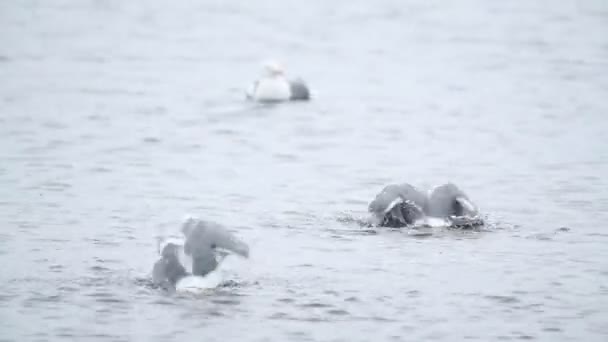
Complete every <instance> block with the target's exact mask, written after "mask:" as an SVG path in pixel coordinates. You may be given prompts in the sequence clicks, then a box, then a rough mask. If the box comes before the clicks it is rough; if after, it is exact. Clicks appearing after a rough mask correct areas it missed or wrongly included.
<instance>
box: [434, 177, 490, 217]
mask: <svg viewBox="0 0 608 342" xmlns="http://www.w3.org/2000/svg"><path fill="white" fill-rule="evenodd" d="M425 211H426V213H427V215H429V216H434V217H449V216H477V215H478V214H479V210H478V209H477V207H476V206H475V205H474V204H473V202H472V201H471V200H470V199H469V197H468V196H467V195H466V194H465V193H464V192H463V191H462V190H461V189H460V188H458V187H457V186H456V185H454V184H452V183H447V184H443V185H440V186H438V187H436V188H435V189H433V190H432V192H431V194H430V195H429V198H428V201H427V206H426V208H425Z"/></svg>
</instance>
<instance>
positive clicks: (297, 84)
mask: <svg viewBox="0 0 608 342" xmlns="http://www.w3.org/2000/svg"><path fill="white" fill-rule="evenodd" d="M289 87H290V88H291V97H290V100H292V101H306V100H310V90H309V89H308V86H307V85H306V83H305V82H304V81H303V80H301V79H295V80H291V81H289Z"/></svg>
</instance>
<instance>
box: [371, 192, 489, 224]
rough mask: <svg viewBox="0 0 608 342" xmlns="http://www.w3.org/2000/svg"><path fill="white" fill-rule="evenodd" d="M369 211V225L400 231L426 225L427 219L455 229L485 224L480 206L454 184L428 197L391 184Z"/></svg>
mask: <svg viewBox="0 0 608 342" xmlns="http://www.w3.org/2000/svg"><path fill="white" fill-rule="evenodd" d="M368 211H369V212H370V214H371V218H370V223H371V224H372V225H376V226H382V227H391V228H401V227H406V226H411V225H414V224H416V223H419V222H423V223H424V220H425V219H427V218H440V219H444V220H445V221H446V222H447V224H448V225H449V226H453V227H475V226H480V225H482V224H483V220H482V219H481V217H480V214H479V209H478V208H477V206H475V204H473V202H472V201H471V200H470V199H469V197H468V196H467V195H466V194H465V193H464V191H462V190H461V189H460V188H458V187H457V186H456V185H454V184H453V183H446V184H443V185H440V186H437V187H435V188H433V189H431V190H429V191H428V192H427V193H426V194H425V193H423V192H422V191H420V190H419V189H417V188H415V187H414V186H412V185H411V184H408V183H402V184H390V185H387V186H386V187H384V189H382V191H380V193H379V194H378V195H376V198H374V200H372V201H371V202H370V204H369V206H368Z"/></svg>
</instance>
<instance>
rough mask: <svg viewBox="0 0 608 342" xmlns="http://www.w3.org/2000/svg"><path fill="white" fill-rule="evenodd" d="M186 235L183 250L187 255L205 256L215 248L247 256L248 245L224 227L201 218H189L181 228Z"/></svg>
mask: <svg viewBox="0 0 608 342" xmlns="http://www.w3.org/2000/svg"><path fill="white" fill-rule="evenodd" d="M182 231H183V232H184V235H185V236H186V243H185V244H184V251H185V253H186V254H187V255H192V256H193V257H197V256H206V255H208V254H211V253H213V251H214V250H215V249H216V248H222V249H226V250H229V251H231V252H234V253H236V254H238V255H240V256H243V257H245V258H247V257H249V246H248V245H247V244H246V243H245V242H243V241H241V240H239V239H238V238H237V237H236V236H235V235H234V234H232V233H231V232H229V231H228V230H227V229H225V228H224V227H222V226H220V225H218V224H216V223H213V222H207V221H203V220H195V219H189V220H187V221H186V223H185V224H184V227H183V228H182Z"/></svg>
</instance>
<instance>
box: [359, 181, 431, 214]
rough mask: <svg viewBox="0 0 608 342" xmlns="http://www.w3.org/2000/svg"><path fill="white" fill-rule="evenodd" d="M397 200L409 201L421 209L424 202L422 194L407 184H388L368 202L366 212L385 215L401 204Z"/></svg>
mask: <svg viewBox="0 0 608 342" xmlns="http://www.w3.org/2000/svg"><path fill="white" fill-rule="evenodd" d="M399 199H402V200H403V201H411V202H412V203H414V204H416V205H417V206H419V207H421V208H422V207H424V205H425V202H426V199H425V196H424V194H423V193H422V192H420V191H419V190H418V189H416V188H415V187H414V186H412V185H410V184H408V183H402V184H389V185H387V186H386V187H384V189H382V191H380V193H379V194H378V195H376V198H374V199H373V200H372V201H371V202H370V204H369V206H368V211H370V212H372V213H378V214H380V213H386V212H388V211H390V210H392V209H393V207H394V206H395V205H397V204H400V203H401V201H400V200H399Z"/></svg>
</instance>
